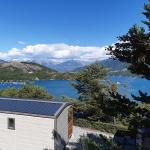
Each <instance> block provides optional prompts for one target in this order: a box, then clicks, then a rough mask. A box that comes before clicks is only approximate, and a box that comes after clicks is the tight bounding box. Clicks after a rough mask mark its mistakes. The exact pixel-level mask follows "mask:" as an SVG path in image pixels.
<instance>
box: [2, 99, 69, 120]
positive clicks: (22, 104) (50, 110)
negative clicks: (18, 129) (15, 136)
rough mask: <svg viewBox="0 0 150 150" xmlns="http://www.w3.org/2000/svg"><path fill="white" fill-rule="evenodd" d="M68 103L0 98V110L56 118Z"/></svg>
mask: <svg viewBox="0 0 150 150" xmlns="http://www.w3.org/2000/svg"><path fill="white" fill-rule="evenodd" d="M68 105H69V103H65V102H55V101H43V100H31V99H14V98H0V112H2V113H12V114H20V115H29V116H30V115H31V116H40V117H50V118H56V117H57V116H58V115H59V114H60V113H61V112H62V111H63V110H64V109H65V108H66V107H67V106H68Z"/></svg>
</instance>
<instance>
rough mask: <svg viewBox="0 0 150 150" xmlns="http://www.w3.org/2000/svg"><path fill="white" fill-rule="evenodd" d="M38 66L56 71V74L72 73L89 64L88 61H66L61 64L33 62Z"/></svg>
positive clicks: (42, 61)
mask: <svg viewBox="0 0 150 150" xmlns="http://www.w3.org/2000/svg"><path fill="white" fill-rule="evenodd" d="M32 62H36V63H38V64H40V65H43V66H46V67H48V68H52V69H54V70H57V71H58V72H72V71H74V70H75V69H77V68H80V67H84V66H86V65H88V64H89V62H88V61H79V60H68V61H65V62H61V63H56V62H53V61H51V60H33V61H32Z"/></svg>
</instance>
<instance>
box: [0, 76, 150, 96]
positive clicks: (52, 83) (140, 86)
mask: <svg viewBox="0 0 150 150" xmlns="http://www.w3.org/2000/svg"><path fill="white" fill-rule="evenodd" d="M108 79H109V80H110V81H111V82H113V83H117V85H118V92H119V93H121V94H122V95H126V96H127V97H129V98H131V94H135V95H138V91H139V90H142V91H144V92H147V93H149V94H150V81H148V80H146V79H141V78H138V77H125V76H109V77H108ZM32 83H33V84H34V85H38V86H42V87H44V88H46V90H47V91H48V92H49V93H51V94H52V95H53V96H56V97H60V96H68V97H72V98H77V97H78V94H77V91H76V89H74V88H73V86H72V83H73V81H69V80H40V81H34V82H32ZM21 86H22V84H21V83H8V82H5V83H0V89H6V88H10V87H16V88H20V87H21Z"/></svg>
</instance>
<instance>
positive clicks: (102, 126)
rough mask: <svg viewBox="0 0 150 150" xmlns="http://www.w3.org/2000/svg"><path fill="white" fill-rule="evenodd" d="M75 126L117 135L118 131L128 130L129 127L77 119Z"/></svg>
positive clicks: (75, 119)
mask: <svg viewBox="0 0 150 150" xmlns="http://www.w3.org/2000/svg"><path fill="white" fill-rule="evenodd" d="M74 125H76V126H80V127H84V128H91V129H95V130H100V131H103V132H108V133H113V134H115V133H116V131H117V130H127V128H128V127H127V126H122V125H114V124H112V123H104V122H100V121H97V122H96V121H91V120H87V119H79V118H78V119H77V118H74Z"/></svg>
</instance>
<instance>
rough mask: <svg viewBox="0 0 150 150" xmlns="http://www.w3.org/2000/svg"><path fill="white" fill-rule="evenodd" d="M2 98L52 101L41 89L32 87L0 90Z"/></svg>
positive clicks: (25, 86)
mask: <svg viewBox="0 0 150 150" xmlns="http://www.w3.org/2000/svg"><path fill="white" fill-rule="evenodd" d="M0 96H2V97H15V98H34V99H47V100H50V99H52V96H51V95H50V94H49V93H48V92H47V91H46V90H45V89H44V88H42V87H39V86H34V85H24V86H23V87H21V88H20V89H16V88H9V89H4V90H0Z"/></svg>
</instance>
